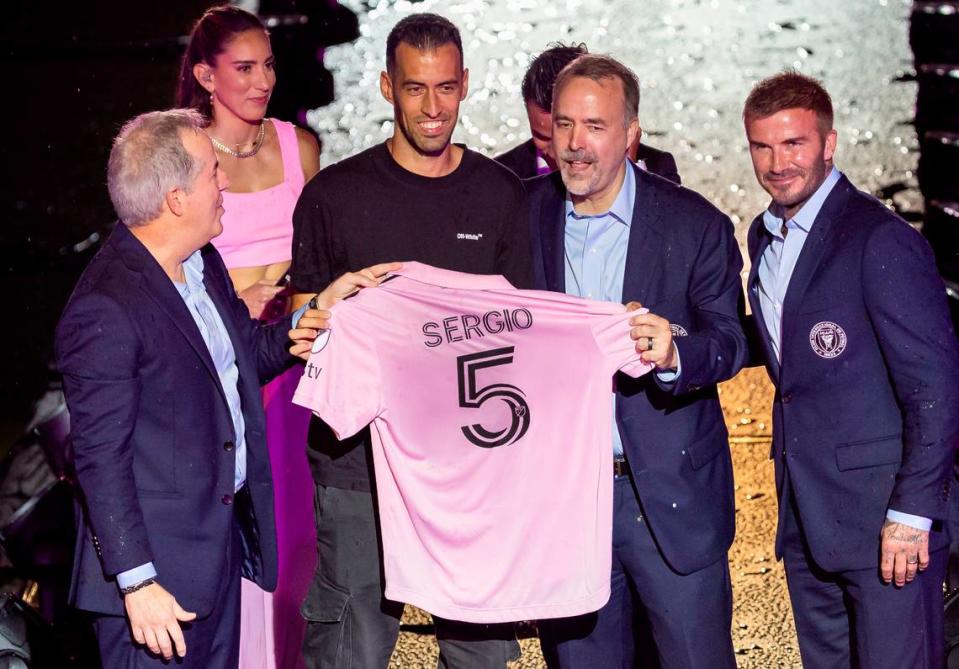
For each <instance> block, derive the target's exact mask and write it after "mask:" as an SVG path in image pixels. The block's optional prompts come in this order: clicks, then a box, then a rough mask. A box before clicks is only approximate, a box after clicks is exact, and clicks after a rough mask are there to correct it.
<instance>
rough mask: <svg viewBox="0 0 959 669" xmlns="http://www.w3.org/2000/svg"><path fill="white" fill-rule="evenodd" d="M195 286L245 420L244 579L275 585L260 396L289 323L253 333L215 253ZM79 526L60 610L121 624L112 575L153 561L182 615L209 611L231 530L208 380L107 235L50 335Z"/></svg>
mask: <svg viewBox="0 0 959 669" xmlns="http://www.w3.org/2000/svg"><path fill="white" fill-rule="evenodd" d="M202 254H203V263H204V284H205V286H206V289H207V292H208V293H209V295H210V297H211V299H212V300H213V302H214V304H215V305H216V308H217V311H218V312H219V314H220V316H221V318H222V319H223V323H224V325H225V326H226V329H227V331H228V332H229V335H230V339H231V341H232V342H233V348H234V350H235V352H236V364H237V367H238V370H239V381H238V383H237V386H238V390H239V393H240V398H241V400H242V405H243V415H244V419H245V421H246V448H247V486H248V488H249V491H250V495H251V498H252V502H253V504H252V506H253V516H254V518H253V519H252V523H253V527H254V528H255V530H254V531H253V532H252V533H251V535H256V536H257V538H258V540H257V541H256V542H255V544H258V545H255V544H254V542H252V541H245V542H244V556H243V558H244V560H243V561H244V572H246V573H245V575H247V577H248V578H252V579H253V580H254V581H256V582H257V583H258V584H259V585H261V586H262V587H263V588H265V589H267V590H272V589H273V588H274V587H275V586H276V538H275V522H274V517H273V485H272V479H271V476H270V462H269V457H268V454H267V450H266V440H265V432H266V430H265V425H264V417H263V408H262V406H263V405H262V402H261V400H260V385H261V384H262V383H264V382H266V381H267V380H269V378H271V377H272V376H273V375H275V374H277V373H279V372H280V371H282V370H283V369H284V368H285V367H287V366H288V365H289V364H290V361H291V356H290V355H289V353H288V352H287V346H286V343H287V331H288V330H289V328H290V319H289V318H286V319H283V320H282V321H280V322H279V323H277V324H276V325H274V326H268V327H267V326H262V325H260V324H259V323H258V321H254V320H252V319H250V317H249V312H248V311H247V309H246V307H245V306H244V305H243V303H242V302H241V301H240V300H239V298H238V297H237V296H236V293H235V292H234V290H233V286H232V284H231V282H230V277H229V275H228V274H227V271H226V268H225V267H224V266H223V261H222V260H221V259H220V256H219V254H218V253H217V252H216V250H215V249H214V248H213V247H212V246H211V245H209V244H208V245H207V246H205V247H204V248H203V249H202ZM56 350H57V363H58V366H59V369H60V371H61V372H62V373H63V378H64V391H65V394H66V398H67V405H68V407H69V410H70V419H71V427H72V440H73V447H74V450H75V455H76V469H77V478H78V480H79V483H80V488H81V490H82V496H83V510H84V512H83V514H81V518H80V527H79V532H78V539H77V548H76V553H75V560H74V566H73V582H72V593H71V598H72V601H73V603H74V604H75V605H76V606H77V607H78V608H81V609H84V610H88V611H94V612H98V613H104V614H117V615H122V614H123V613H124V609H123V602H122V599H121V597H120V595H119V592H118V589H117V585H116V582H115V576H116V574H118V573H120V572H123V571H126V570H127V569H131V568H133V567H136V566H138V565H140V564H143V563H146V562H151V561H152V562H153V564H154V566H155V567H156V570H157V580H158V581H159V583H160V584H161V585H163V587H165V588H166V589H167V590H168V591H170V592H171V593H172V594H173V596H174V597H176V598H177V600H178V601H179V603H180V605H181V606H183V608H185V609H186V610H188V611H195V612H196V613H197V614H198V615H199V616H200V617H203V616H205V615H207V614H209V613H210V611H211V608H212V605H213V602H214V601H215V598H216V595H217V592H218V590H219V588H220V587H221V583H222V581H223V579H225V578H228V577H229V576H228V574H226V573H225V570H226V551H227V548H228V547H229V545H230V537H231V532H233V531H234V529H233V527H234V526H233V523H234V520H233V518H234V507H233V504H232V501H233V500H232V495H233V485H234V468H235V460H236V449H235V447H234V444H235V442H236V440H237V435H235V434H234V429H233V422H232V420H231V418H230V413H229V408H228V406H227V402H226V397H225V395H224V394H223V389H222V387H221V385H220V381H219V377H218V376H217V373H216V368H215V367H214V365H213V360H212V358H211V357H210V354H209V351H208V349H207V347H206V344H205V343H204V341H203V338H202V337H201V335H200V331H199V329H198V328H197V326H196V323H195V321H194V320H193V317H192V316H191V315H190V312H189V310H188V308H187V306H186V304H185V303H184V301H183V298H181V297H180V294H179V292H178V291H177V289H176V287H175V286H174V285H173V282H171V281H170V279H169V277H167V275H166V274H165V273H164V272H163V270H162V269H161V268H160V265H159V264H158V263H157V262H156V260H154V258H153V256H151V255H150V253H149V252H148V251H147V249H146V248H145V247H144V246H143V244H141V243H140V241H139V240H138V239H137V238H136V237H135V236H134V235H133V234H131V233H130V231H129V230H128V229H127V227H126V226H125V225H123V224H122V223H119V224H117V226H116V228H115V230H114V231H113V234H112V235H111V236H110V238H109V239H108V240H107V242H106V243H105V244H104V246H103V248H102V249H101V250H100V252H99V253H98V254H97V255H96V257H94V259H93V260H92V261H91V262H90V264H89V266H88V267H87V268H86V270H85V271H84V272H83V275H82V276H81V277H80V280H79V282H78V284H77V287H76V289H75V290H74V293H73V295H72V296H71V298H70V301H69V302H68V304H67V306H66V309H65V311H64V313H63V316H62V317H61V320H60V323H59V325H58V327H57V332H56Z"/></svg>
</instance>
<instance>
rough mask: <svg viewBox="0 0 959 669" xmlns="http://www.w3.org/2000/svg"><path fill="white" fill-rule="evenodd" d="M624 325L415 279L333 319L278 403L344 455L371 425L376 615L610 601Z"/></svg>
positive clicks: (557, 608)
mask: <svg viewBox="0 0 959 669" xmlns="http://www.w3.org/2000/svg"><path fill="white" fill-rule="evenodd" d="M630 316H631V314H628V313H626V311H625V308H624V307H623V306H622V305H620V304H613V303H607V302H593V301H589V300H582V299H579V298H575V297H569V296H567V295H563V294H561V293H551V292H543V291H532V290H517V289H515V288H513V287H512V286H511V285H510V284H509V282H508V281H506V280H505V279H504V278H503V277H501V276H479V275H474V274H462V273H458V272H449V271H445V270H439V269H435V268H433V267H429V266H427V265H422V264H419V263H406V264H405V265H404V266H403V269H402V270H401V271H399V272H397V275H396V276H394V277H392V278H390V279H388V280H387V281H385V282H384V283H383V284H382V285H381V286H380V287H379V288H375V289H369V290H361V291H360V292H359V294H357V295H356V296H355V297H352V298H350V299H348V300H346V301H344V302H341V303H339V304H337V305H336V306H335V307H334V308H333V309H332V316H331V319H330V329H329V330H328V331H327V333H325V334H324V335H321V337H319V338H317V341H316V342H315V344H314V346H313V354H312V355H311V356H310V360H309V362H308V364H307V366H306V369H305V372H304V374H303V377H302V379H301V380H300V385H299V387H298V388H297V391H296V394H295V395H294V398H293V401H294V402H296V403H297V404H300V405H302V406H305V407H308V408H310V409H312V410H313V411H314V412H315V413H316V414H317V415H318V416H320V417H321V418H322V419H323V420H324V421H326V422H327V423H328V424H329V425H330V426H331V427H332V428H333V429H334V430H336V432H337V434H338V435H339V437H340V438H341V439H342V438H345V437H347V436H349V435H352V434H354V433H356V432H357V431H359V430H361V429H362V428H363V427H365V426H366V425H367V424H369V423H371V422H372V425H371V433H372V443H373V462H374V466H375V473H376V491H377V495H378V498H379V511H380V523H381V528H382V538H383V557H384V567H385V576H386V597H387V598H389V599H392V600H395V601H400V602H409V603H411V604H415V605H416V606H419V607H420V608H423V609H425V610H427V611H429V612H430V613H434V614H436V615H439V616H442V617H444V618H449V619H452V620H462V621H467V622H476V623H495V622H506V621H513V620H530V619H536V618H555V617H566V616H574V615H579V614H582V613H587V612H590V611H595V610H597V609H599V608H600V607H601V606H602V605H603V604H604V603H605V602H606V600H607V599H609V574H610V559H611V557H610V554H611V546H612V485H613V471H612V437H611V435H610V424H611V421H610V411H611V405H612V402H611V393H612V376H613V374H614V373H615V372H616V370H617V369H623V370H624V371H627V372H628V373H629V374H631V375H632V376H639V375H640V374H643V373H645V372H647V371H649V369H650V366H649V365H647V364H646V363H643V362H641V361H639V359H638V356H637V355H636V353H635V350H634V346H633V341H632V340H631V339H630V338H629V318H630ZM375 549H376V548H375V546H370V550H375Z"/></svg>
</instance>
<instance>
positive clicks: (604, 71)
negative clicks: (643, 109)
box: [553, 53, 639, 126]
mask: <svg viewBox="0 0 959 669" xmlns="http://www.w3.org/2000/svg"><path fill="white" fill-rule="evenodd" d="M574 77H585V78H586V79H592V80H593V81H595V82H596V83H602V81H603V80H605V79H618V80H619V82H620V84H622V87H623V103H624V106H623V124H624V125H626V126H628V125H629V123H630V121H632V120H634V119H636V118H639V78H638V77H637V76H636V74H635V73H634V72H633V71H632V70H631V69H629V68H628V67H626V66H625V65H623V64H622V63H620V62H619V61H618V60H616V59H615V58H613V57H611V56H606V55H603V54H598V53H586V54H583V55H582V56H580V57H579V58H577V59H576V60H574V61H572V62H570V64H569V65H567V66H566V67H564V68H563V69H562V70H560V72H559V74H558V75H556V83H555V84H553V101H554V102H555V101H556V98H557V97H559V92H560V90H561V89H562V88H563V86H565V85H566V84H568V83H569V81H570V79H573V78H574Z"/></svg>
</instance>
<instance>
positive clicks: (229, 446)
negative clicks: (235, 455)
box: [223, 441, 234, 453]
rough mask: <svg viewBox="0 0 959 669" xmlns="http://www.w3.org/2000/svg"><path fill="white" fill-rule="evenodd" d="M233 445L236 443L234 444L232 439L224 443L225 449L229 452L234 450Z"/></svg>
mask: <svg viewBox="0 0 959 669" xmlns="http://www.w3.org/2000/svg"><path fill="white" fill-rule="evenodd" d="M233 445H234V444H233V442H232V441H227V442H225V443H224V444H223V450H224V451H226V452H227V453H229V452H230V451H232V450H233Z"/></svg>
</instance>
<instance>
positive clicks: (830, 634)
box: [782, 495, 949, 669]
mask: <svg viewBox="0 0 959 669" xmlns="http://www.w3.org/2000/svg"><path fill="white" fill-rule="evenodd" d="M788 499H789V508H788V509H786V511H785V513H783V520H782V522H783V532H782V551H783V564H784V565H785V567H786V584H787V585H788V586H789V598H790V600H791V602H792V609H793V617H794V618H795V620H796V632H797V634H798V636H799V653H800V656H801V657H802V663H803V666H804V667H815V668H816V669H848V668H849V667H861V668H862V669H904V668H905V667H908V668H909V669H923V668H925V669H941V667H942V666H943V621H942V582H943V578H944V577H945V573H946V562H947V560H948V556H949V555H948V554H949V551H948V550H947V549H945V548H944V549H942V550H938V551H935V552H934V553H932V554H931V555H930V556H929V567H928V568H927V569H926V570H925V571H921V572H919V574H918V575H917V576H916V579H915V580H914V581H913V582H912V583H908V584H906V586H905V587H902V588H897V587H896V586H895V585H892V584H889V585H887V584H885V583H883V581H882V578H881V577H880V574H879V567H878V566H876V567H871V568H869V569H857V570H850V571H842V572H828V571H825V570H824V569H822V568H820V567H819V566H818V565H817V564H816V562H815V561H814V560H813V558H812V555H811V554H810V552H809V547H808V545H807V544H806V540H805V537H804V536H803V532H802V526H801V523H800V521H799V518H798V517H797V515H796V512H795V504H794V502H793V499H792V496H791V495H790V496H789V498H788ZM876 555H877V556H878V555H879V536H876Z"/></svg>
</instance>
